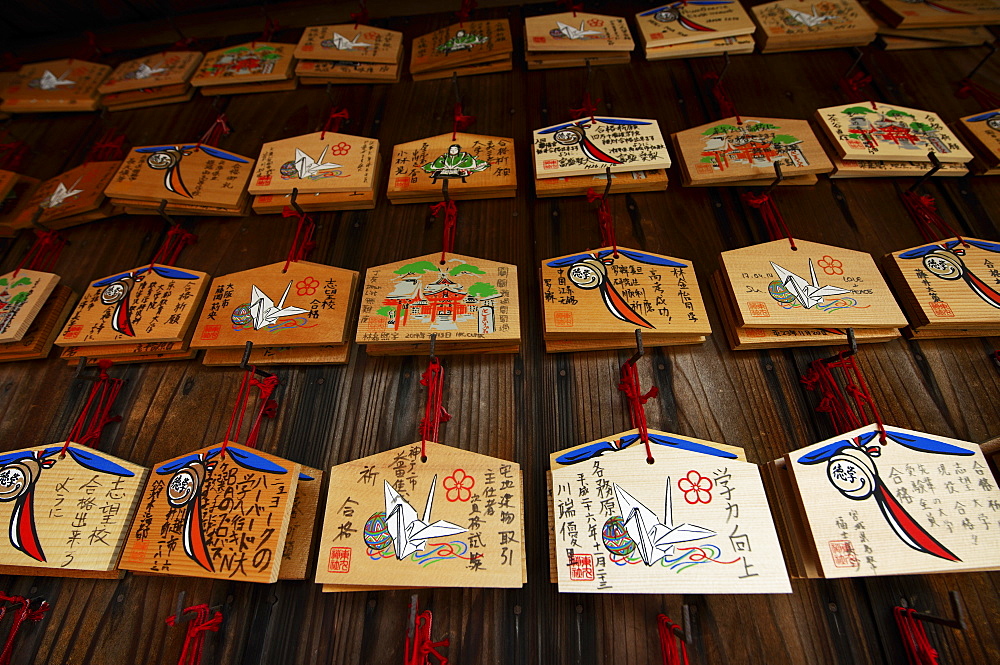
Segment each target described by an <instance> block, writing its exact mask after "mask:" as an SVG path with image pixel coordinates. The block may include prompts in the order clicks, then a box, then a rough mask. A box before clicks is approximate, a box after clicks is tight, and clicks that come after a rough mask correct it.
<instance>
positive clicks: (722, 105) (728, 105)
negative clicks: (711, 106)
mask: <svg viewBox="0 0 1000 665" xmlns="http://www.w3.org/2000/svg"><path fill="white" fill-rule="evenodd" d="M702 78H703V79H705V80H706V81H713V83H712V96H713V97H715V101H716V103H717V104H718V105H719V113H720V114H722V115H723V116H730V115H732V116H736V124H737V125H742V124H743V118H741V117H740V114H739V113H737V112H736V104H734V103H733V100H732V99H731V98H730V97H729V93H728V92H727V91H726V86H724V85H723V84H722V77H721V76H719V74H718V72H706V73H705V74H703V75H702Z"/></svg>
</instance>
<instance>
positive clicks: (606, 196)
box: [601, 166, 611, 201]
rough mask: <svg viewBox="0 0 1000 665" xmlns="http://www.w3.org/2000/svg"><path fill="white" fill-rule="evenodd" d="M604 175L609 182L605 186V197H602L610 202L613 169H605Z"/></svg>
mask: <svg viewBox="0 0 1000 665" xmlns="http://www.w3.org/2000/svg"><path fill="white" fill-rule="evenodd" d="M604 173H605V175H606V176H607V178H608V182H607V183H606V184H605V185H604V195H603V196H602V197H601V198H603V199H604V200H605V201H607V200H608V194H610V193H611V167H610V166H608V167H606V168H605V169H604Z"/></svg>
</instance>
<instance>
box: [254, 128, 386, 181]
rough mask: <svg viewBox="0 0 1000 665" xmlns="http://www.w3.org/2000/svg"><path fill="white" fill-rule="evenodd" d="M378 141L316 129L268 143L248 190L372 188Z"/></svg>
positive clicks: (261, 152)
mask: <svg viewBox="0 0 1000 665" xmlns="http://www.w3.org/2000/svg"><path fill="white" fill-rule="evenodd" d="M377 162H378V141H377V140H376V139H369V138H365V137H363V136H352V135H350V134H335V133H333V132H316V133H315V134H306V135H304V136H296V137H294V138H290V139H281V140H280V141H271V142H270V143H265V144H264V145H263V146H262V147H261V149H260V156H259V157H258V158H257V165H256V168H255V169H254V174H253V177H252V178H251V179H250V184H249V186H248V187H247V191H249V192H250V193H251V194H291V193H292V189H298V190H299V191H300V192H302V193H345V192H355V191H361V190H369V189H372V188H373V186H374V182H375V176H376V172H375V166H376V164H377Z"/></svg>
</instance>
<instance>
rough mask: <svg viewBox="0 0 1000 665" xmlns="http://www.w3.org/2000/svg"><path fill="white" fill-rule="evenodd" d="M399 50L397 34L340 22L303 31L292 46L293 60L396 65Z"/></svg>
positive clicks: (401, 48) (400, 45) (400, 38)
mask: <svg viewBox="0 0 1000 665" xmlns="http://www.w3.org/2000/svg"><path fill="white" fill-rule="evenodd" d="M402 51H403V33H401V32H396V31H395V30H384V29H382V28H374V27H372V26H370V25H356V24H354V23H343V24H341V25H318V26H312V27H309V28H306V29H305V32H303V33H302V37H301V39H299V43H298V45H296V47H295V57H296V58H298V59H300V60H328V61H336V62H366V63H369V62H370V63H384V64H396V63H398V62H399V58H400V56H401V54H402Z"/></svg>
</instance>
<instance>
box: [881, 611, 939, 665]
mask: <svg viewBox="0 0 1000 665" xmlns="http://www.w3.org/2000/svg"><path fill="white" fill-rule="evenodd" d="M892 614H893V616H894V617H895V618H896V627H897V628H898V629H899V637H900V638H901V639H902V640H903V647H904V648H905V649H906V661H907V663H909V665H937V662H938V653H937V651H936V650H935V649H934V647H932V646H931V642H930V640H929V639H927V632H926V631H925V630H924V625H923V623H921V622H920V621H918V620H917V619H916V618H915V617H914V616H913V615H914V614H915V610H913V609H907V608H905V607H894V608H892Z"/></svg>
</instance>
